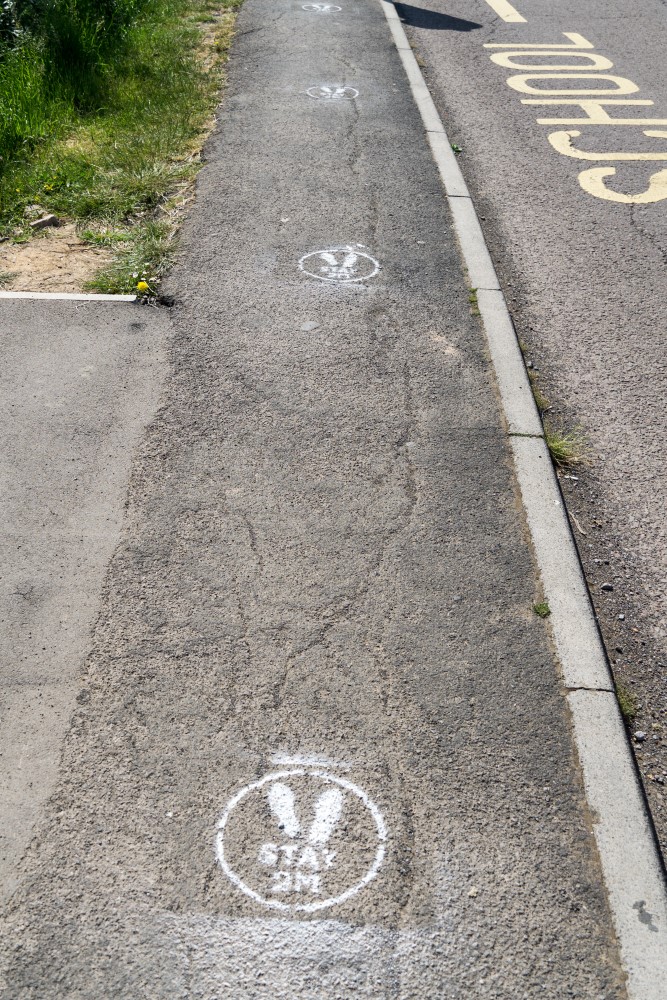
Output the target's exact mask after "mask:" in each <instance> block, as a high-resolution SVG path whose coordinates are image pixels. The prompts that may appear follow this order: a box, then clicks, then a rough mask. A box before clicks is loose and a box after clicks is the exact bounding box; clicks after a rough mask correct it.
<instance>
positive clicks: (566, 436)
mask: <svg viewBox="0 0 667 1000" xmlns="http://www.w3.org/2000/svg"><path fill="white" fill-rule="evenodd" d="M544 440H545V441H546V443H547V448H548V449H549V453H550V455H551V458H552V459H553V461H554V463H555V464H556V465H557V466H558V467H559V468H562V469H568V468H571V467H572V466H574V465H580V464H581V463H582V462H583V461H584V459H585V457H586V441H585V439H584V437H583V435H582V434H581V433H580V431H576V430H575V431H564V430H562V429H558V428H556V427H553V426H551V425H550V424H549V423H548V422H545V424H544Z"/></svg>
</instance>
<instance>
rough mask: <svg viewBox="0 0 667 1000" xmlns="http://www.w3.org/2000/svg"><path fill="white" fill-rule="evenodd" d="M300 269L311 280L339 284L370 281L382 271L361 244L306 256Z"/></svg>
mask: <svg viewBox="0 0 667 1000" xmlns="http://www.w3.org/2000/svg"><path fill="white" fill-rule="evenodd" d="M299 267H300V268H301V270H302V271H303V272H304V274H308V275H310V277H311V278H319V280H320V281H335V282H338V283H344V282H351V281H368V279H369V278H373V277H375V275H376V274H377V273H378V271H379V270H380V265H379V263H378V261H377V260H376V259H375V257H371V255H370V254H369V253H366V252H365V251H364V250H363V249H362V246H361V244H360V243H357V244H356V245H355V246H347V245H346V246H339V247H331V248H330V249H329V250H315V251H314V252H313V253H307V254H304V255H303V257H302V258H301V259H300V261H299Z"/></svg>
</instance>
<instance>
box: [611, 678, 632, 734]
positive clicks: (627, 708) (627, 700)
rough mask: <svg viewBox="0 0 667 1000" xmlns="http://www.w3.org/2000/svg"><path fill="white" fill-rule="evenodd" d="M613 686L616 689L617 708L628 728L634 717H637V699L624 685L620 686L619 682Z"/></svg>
mask: <svg viewBox="0 0 667 1000" xmlns="http://www.w3.org/2000/svg"><path fill="white" fill-rule="evenodd" d="M614 686H615V688H616V697H617V699H618V707H619V708H620V710H621V715H622V716H623V718H624V719H625V721H626V723H627V724H628V725H629V726H630V725H632V723H633V722H634V721H635V717H636V715H637V698H636V696H635V695H634V694H633V693H632V691H630V690H629V688H627V687H626V686H625V684H622V683H621V682H620V681H618V682H617V683H616V684H615V685H614Z"/></svg>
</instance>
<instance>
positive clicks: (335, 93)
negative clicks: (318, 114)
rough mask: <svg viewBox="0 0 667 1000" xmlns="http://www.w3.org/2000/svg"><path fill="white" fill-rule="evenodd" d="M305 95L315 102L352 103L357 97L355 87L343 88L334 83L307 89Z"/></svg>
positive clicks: (357, 93) (357, 92)
mask: <svg viewBox="0 0 667 1000" xmlns="http://www.w3.org/2000/svg"><path fill="white" fill-rule="evenodd" d="M306 93H307V94H308V96H309V97H313V98H315V100H316V101H354V100H355V98H357V97H358V96H359V91H358V90H357V89H356V87H345V86H343V85H341V84H336V83H331V84H322V86H320V87H309V89H308V90H307V91H306Z"/></svg>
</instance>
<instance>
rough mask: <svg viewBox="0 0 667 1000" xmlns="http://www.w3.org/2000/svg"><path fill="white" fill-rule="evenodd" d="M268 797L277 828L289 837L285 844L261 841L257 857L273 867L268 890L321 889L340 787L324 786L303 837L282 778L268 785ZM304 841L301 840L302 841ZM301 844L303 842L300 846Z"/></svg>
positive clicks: (329, 858) (316, 891)
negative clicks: (262, 842) (327, 846)
mask: <svg viewBox="0 0 667 1000" xmlns="http://www.w3.org/2000/svg"><path fill="white" fill-rule="evenodd" d="M268 801H269V807H270V809H271V812H272V813H273V816H274V818H275V819H276V821H277V824H278V828H279V830H280V831H281V832H282V833H284V834H285V835H286V836H287V837H289V838H290V840H291V843H288V844H280V845H278V844H263V845H262V847H261V848H260V852H259V861H260V862H261V863H262V864H264V865H268V866H269V867H270V868H273V869H275V870H274V871H273V876H272V878H273V882H272V886H271V891H272V892H277V893H286V892H311V893H313V894H314V895H318V894H319V893H320V892H321V875H320V872H321V871H322V869H326V868H331V867H332V866H333V863H334V859H335V857H336V852H335V851H329V850H327V849H326V844H327V843H328V841H329V839H330V837H331V835H332V833H333V832H334V830H335V828H336V824H337V823H338V821H339V819H340V817H341V813H342V811H343V793H342V792H341V790H340V788H336V787H331V788H325V789H324V790H323V791H322V792H321V793H320V795H319V796H318V799H317V801H316V803H315V815H314V817H313V821H312V823H311V824H310V827H309V829H308V832H307V833H306V836H305V838H304V837H303V836H302V828H301V823H300V822H299V818H298V816H297V814H296V804H295V801H294V792H293V791H292V789H291V788H290V786H289V785H286V784H284V782H282V781H276V782H274V783H273V784H272V785H271V787H270V788H269V792H268ZM304 841H305V843H304ZM302 845H303V846H302Z"/></svg>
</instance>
